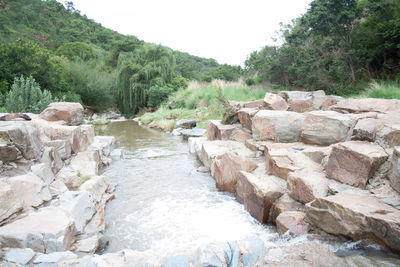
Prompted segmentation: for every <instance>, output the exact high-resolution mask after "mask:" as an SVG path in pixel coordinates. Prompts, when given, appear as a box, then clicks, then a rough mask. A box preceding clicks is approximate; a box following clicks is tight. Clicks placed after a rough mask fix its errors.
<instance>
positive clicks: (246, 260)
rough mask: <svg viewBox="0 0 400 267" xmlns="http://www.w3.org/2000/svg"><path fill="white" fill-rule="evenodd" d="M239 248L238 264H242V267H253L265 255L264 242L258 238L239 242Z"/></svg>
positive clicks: (249, 238)
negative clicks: (240, 254)
mask: <svg viewBox="0 0 400 267" xmlns="http://www.w3.org/2000/svg"><path fill="white" fill-rule="evenodd" d="M239 248H240V251H241V253H242V257H241V259H240V263H241V264H243V267H250V266H254V265H255V263H257V261H258V260H259V259H261V257H263V255H264V254H265V244H264V241H262V240H261V239H260V238H258V237H248V238H246V239H244V240H243V241H240V242H239Z"/></svg>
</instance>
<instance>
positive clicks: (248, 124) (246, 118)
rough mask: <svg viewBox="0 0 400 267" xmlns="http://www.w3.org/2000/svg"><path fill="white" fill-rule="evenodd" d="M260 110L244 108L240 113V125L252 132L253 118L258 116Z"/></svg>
mask: <svg viewBox="0 0 400 267" xmlns="http://www.w3.org/2000/svg"><path fill="white" fill-rule="evenodd" d="M257 112H258V109H256V108H242V109H240V110H239V111H238V118H239V122H240V124H241V125H242V126H243V128H246V129H248V130H250V131H251V130H252V126H253V117H254V116H255V115H256V114H257Z"/></svg>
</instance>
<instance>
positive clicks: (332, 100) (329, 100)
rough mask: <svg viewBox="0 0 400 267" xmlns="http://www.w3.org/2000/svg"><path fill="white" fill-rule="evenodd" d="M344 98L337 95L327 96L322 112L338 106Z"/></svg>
mask: <svg viewBox="0 0 400 267" xmlns="http://www.w3.org/2000/svg"><path fill="white" fill-rule="evenodd" d="M343 99H344V98H343V97H341V96H336V95H328V96H326V98H325V100H324V102H322V105H321V108H320V109H322V110H328V109H329V108H330V107H331V106H333V105H336V104H337V103H338V102H339V101H342V100H343Z"/></svg>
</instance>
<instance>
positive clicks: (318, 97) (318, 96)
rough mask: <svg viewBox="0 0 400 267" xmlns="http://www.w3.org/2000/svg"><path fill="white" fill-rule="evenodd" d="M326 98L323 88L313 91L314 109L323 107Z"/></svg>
mask: <svg viewBox="0 0 400 267" xmlns="http://www.w3.org/2000/svg"><path fill="white" fill-rule="evenodd" d="M326 99H327V96H326V95H325V92H324V91H323V90H318V91H314V92H312V102H313V109H321V107H322V105H323V103H324V102H325V100H326Z"/></svg>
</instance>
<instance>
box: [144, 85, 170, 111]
mask: <svg viewBox="0 0 400 267" xmlns="http://www.w3.org/2000/svg"><path fill="white" fill-rule="evenodd" d="M173 92H174V89H173V88H170V87H167V86H152V87H150V89H149V91H148V94H147V95H148V100H147V106H149V107H153V108H157V107H158V106H159V105H160V104H161V103H162V102H163V101H164V100H165V99H167V98H168V96H169V95H170V94H172V93H173Z"/></svg>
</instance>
